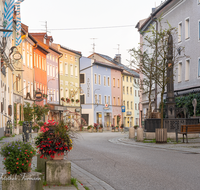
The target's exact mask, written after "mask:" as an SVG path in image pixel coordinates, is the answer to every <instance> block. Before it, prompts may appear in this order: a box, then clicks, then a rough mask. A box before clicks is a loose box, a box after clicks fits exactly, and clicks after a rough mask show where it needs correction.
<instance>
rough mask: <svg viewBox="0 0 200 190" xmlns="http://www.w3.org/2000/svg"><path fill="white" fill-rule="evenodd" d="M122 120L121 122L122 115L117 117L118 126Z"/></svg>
mask: <svg viewBox="0 0 200 190" xmlns="http://www.w3.org/2000/svg"><path fill="white" fill-rule="evenodd" d="M120 120H121V115H120V114H118V115H117V125H119V122H120Z"/></svg>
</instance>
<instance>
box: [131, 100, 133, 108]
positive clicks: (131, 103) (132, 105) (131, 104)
mask: <svg viewBox="0 0 200 190" xmlns="http://www.w3.org/2000/svg"><path fill="white" fill-rule="evenodd" d="M131 109H133V102H132V101H131Z"/></svg>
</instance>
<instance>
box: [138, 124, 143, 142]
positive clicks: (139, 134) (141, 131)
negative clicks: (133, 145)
mask: <svg viewBox="0 0 200 190" xmlns="http://www.w3.org/2000/svg"><path fill="white" fill-rule="evenodd" d="M143 135H144V131H143V128H141V127H139V128H138V129H137V141H143V140H144V137H143Z"/></svg>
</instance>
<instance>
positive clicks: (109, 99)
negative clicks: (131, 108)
mask: <svg viewBox="0 0 200 190" xmlns="http://www.w3.org/2000/svg"><path fill="white" fill-rule="evenodd" d="M108 105H110V96H108Z"/></svg>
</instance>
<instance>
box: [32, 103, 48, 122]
mask: <svg viewBox="0 0 200 190" xmlns="http://www.w3.org/2000/svg"><path fill="white" fill-rule="evenodd" d="M33 110H34V111H33V114H34V117H35V118H36V121H37V122H38V121H40V120H41V119H42V116H43V115H44V114H45V115H46V114H47V113H48V111H49V106H48V105H47V104H46V105H44V106H40V105H37V104H33Z"/></svg>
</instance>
